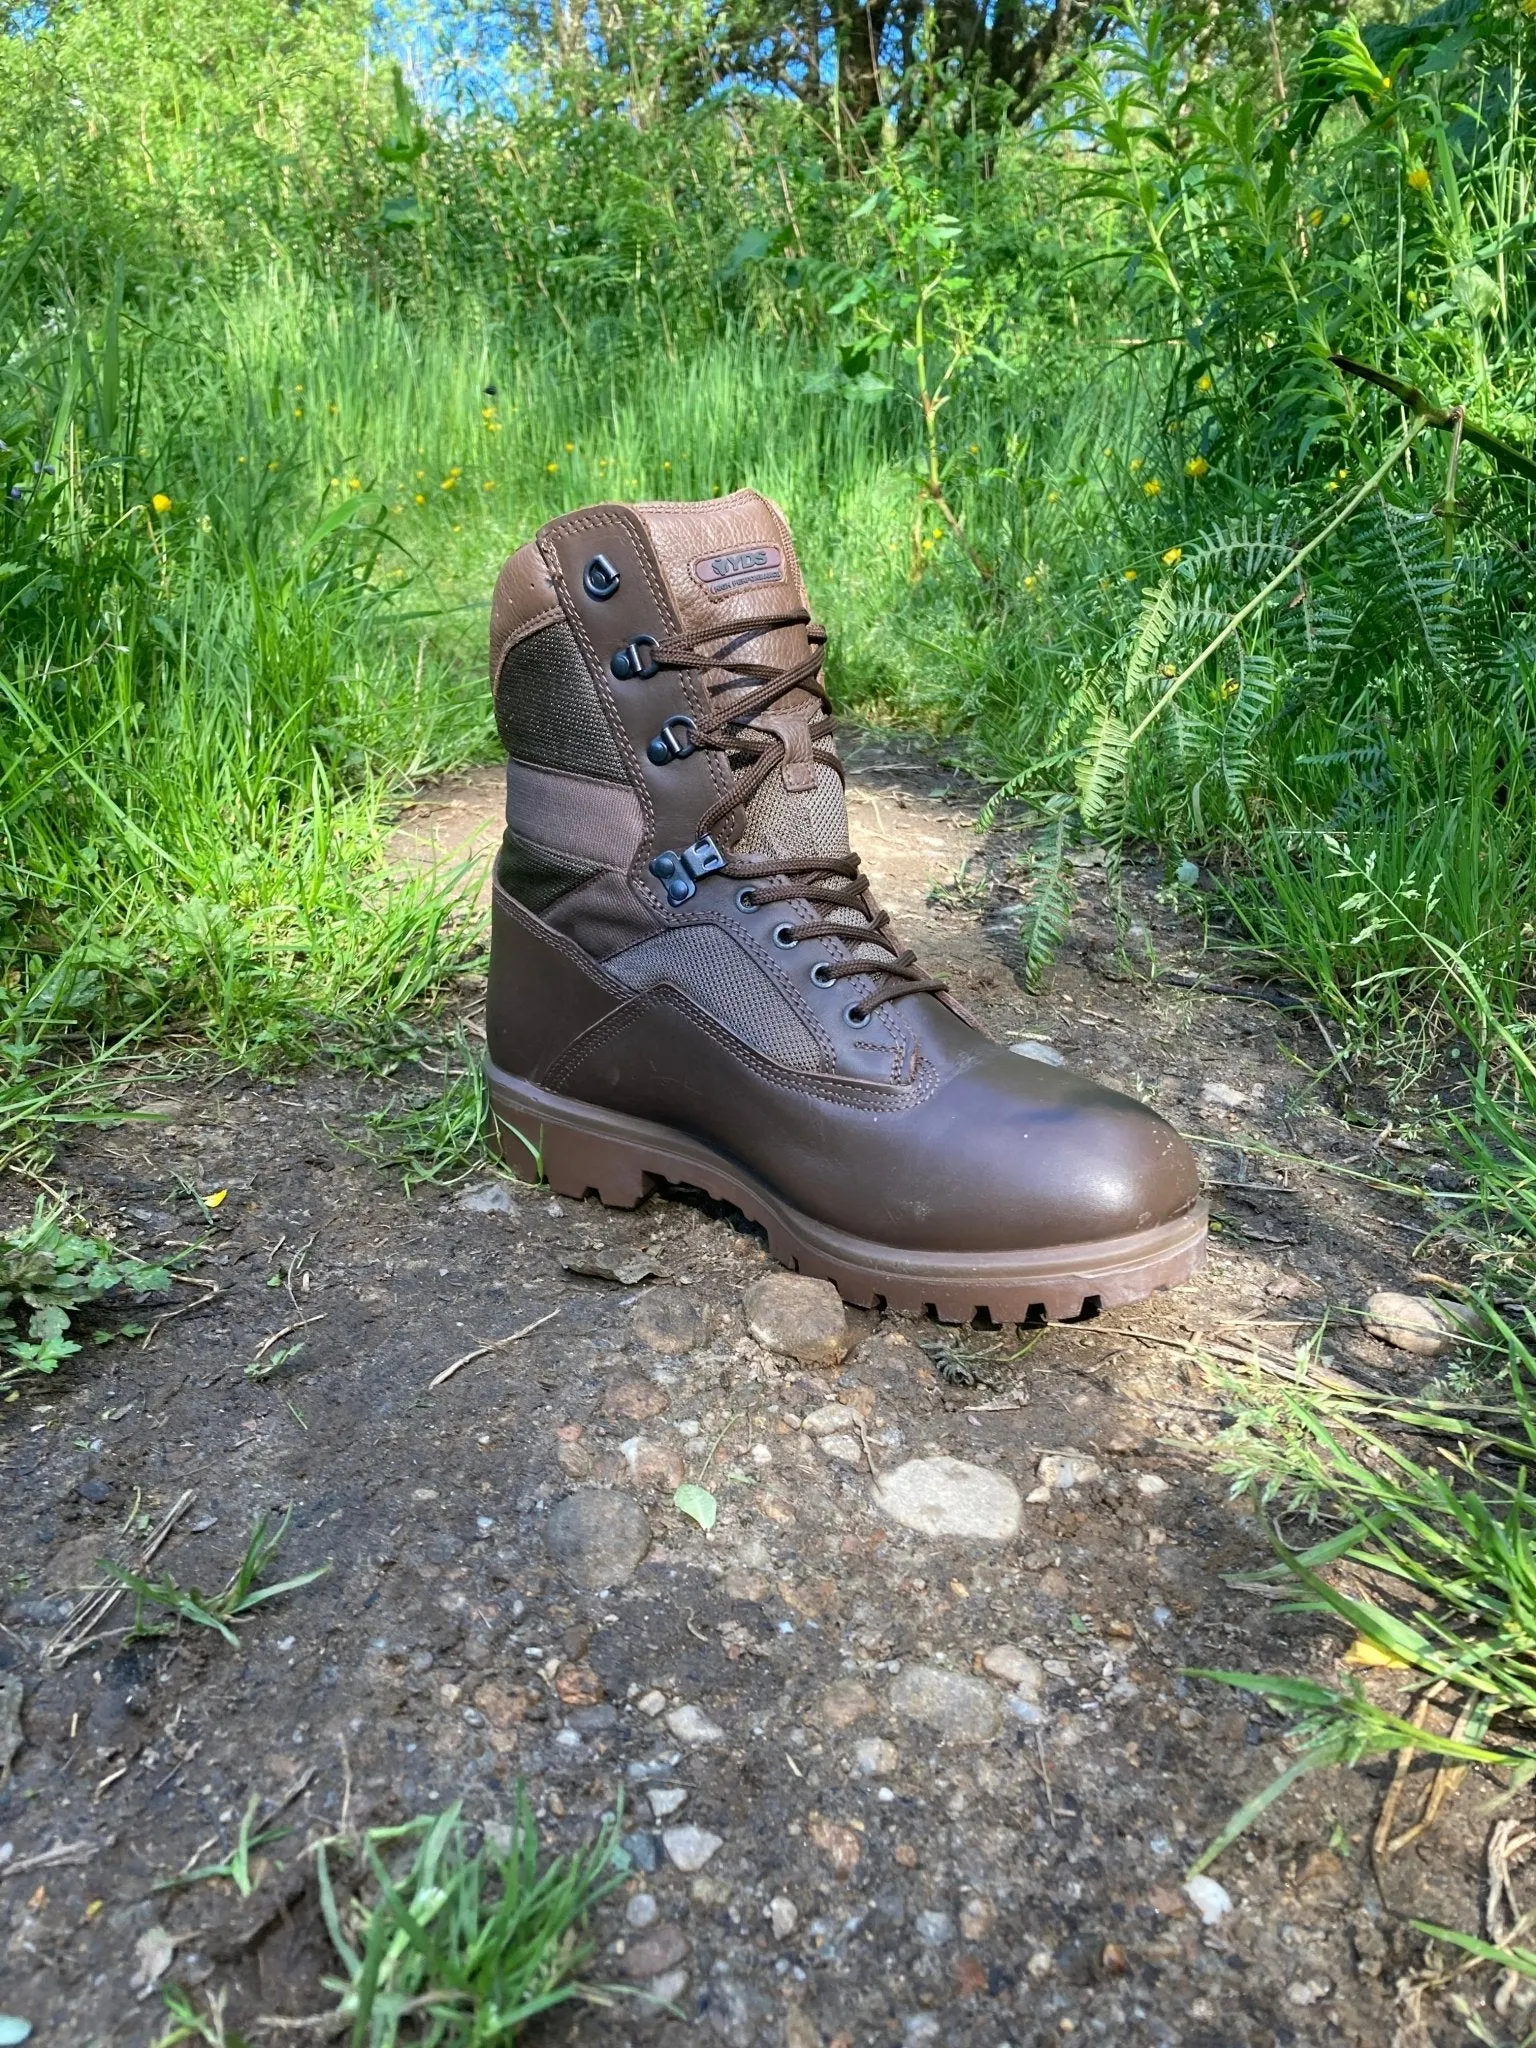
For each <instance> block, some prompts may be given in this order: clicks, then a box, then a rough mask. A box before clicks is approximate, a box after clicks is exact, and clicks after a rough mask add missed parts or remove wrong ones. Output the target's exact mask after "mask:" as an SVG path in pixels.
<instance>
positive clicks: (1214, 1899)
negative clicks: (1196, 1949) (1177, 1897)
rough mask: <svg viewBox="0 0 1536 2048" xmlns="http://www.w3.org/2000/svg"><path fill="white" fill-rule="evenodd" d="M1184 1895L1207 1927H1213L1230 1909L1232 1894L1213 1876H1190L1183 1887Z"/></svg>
mask: <svg viewBox="0 0 1536 2048" xmlns="http://www.w3.org/2000/svg"><path fill="white" fill-rule="evenodd" d="M1184 1896H1185V1897H1186V1898H1187V1899H1188V1900H1189V1903H1190V1904H1191V1905H1192V1906H1193V1907H1194V1909H1195V1911H1196V1912H1197V1913H1198V1914H1199V1915H1200V1918H1201V1920H1202V1921H1203V1922H1204V1923H1205V1925H1206V1926H1207V1927H1215V1926H1216V1925H1217V1924H1218V1922H1220V1921H1222V1920H1224V1919H1225V1918H1226V1916H1227V1915H1228V1914H1229V1913H1230V1912H1231V1910H1232V1894H1231V1893H1230V1892H1229V1891H1228V1890H1227V1888H1226V1886H1225V1885H1223V1884H1218V1883H1217V1882H1216V1880H1215V1878H1214V1877H1203V1876H1202V1877H1192V1878H1191V1879H1190V1880H1189V1882H1188V1883H1187V1884H1186V1885H1185V1887H1184Z"/></svg>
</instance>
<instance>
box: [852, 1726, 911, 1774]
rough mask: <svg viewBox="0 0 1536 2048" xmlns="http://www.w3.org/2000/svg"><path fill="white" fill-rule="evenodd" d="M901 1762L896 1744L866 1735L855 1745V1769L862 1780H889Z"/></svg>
mask: <svg viewBox="0 0 1536 2048" xmlns="http://www.w3.org/2000/svg"><path fill="white" fill-rule="evenodd" d="M899 1761H900V1758H899V1755H898V1752H897V1748H896V1745H895V1743H894V1742H887V1741H886V1739H885V1737H884V1736H883V1735H866V1736H864V1737H863V1738H862V1740H861V1741H858V1742H856V1743H855V1744H854V1745H853V1767H854V1769H855V1770H856V1771H857V1772H858V1774H859V1776H860V1777H861V1778H888V1777H890V1775H891V1773H892V1772H893V1771H894V1770H895V1768H896V1766H897V1763H898V1762H899Z"/></svg>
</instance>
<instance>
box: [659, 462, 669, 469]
mask: <svg viewBox="0 0 1536 2048" xmlns="http://www.w3.org/2000/svg"><path fill="white" fill-rule="evenodd" d="M661 466H662V468H663V469H670V468H671V467H672V465H671V463H670V462H664V463H663V464H662V465H661Z"/></svg>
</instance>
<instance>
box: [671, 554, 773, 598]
mask: <svg viewBox="0 0 1536 2048" xmlns="http://www.w3.org/2000/svg"><path fill="white" fill-rule="evenodd" d="M692 568H693V580H694V581H695V583H700V584H702V585H703V587H704V589H705V590H707V591H708V593H709V595H710V596H711V597H730V596H731V595H733V593H734V592H736V591H738V590H752V589H755V588H756V586H757V585H758V584H760V583H782V582H783V581H784V554H783V550H782V549H780V548H767V547H763V548H732V549H731V550H730V551H729V552H728V553H725V554H719V555H701V556H700V557H699V559H698V561H696V562H695V563H693V564H692Z"/></svg>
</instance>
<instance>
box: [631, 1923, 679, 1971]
mask: <svg viewBox="0 0 1536 2048" xmlns="http://www.w3.org/2000/svg"><path fill="white" fill-rule="evenodd" d="M687 1953H688V1941H687V1937H686V1936H685V1935H684V1933H683V1930H682V1929H681V1927H675V1926H674V1925H673V1924H672V1922H671V1921H670V1920H663V1921H661V1922H660V1923H659V1924H658V1925H657V1926H655V1927H653V1928H652V1929H651V1931H650V1932H649V1933H648V1934H644V1935H642V1936H641V1937H640V1939H639V1940H638V1941H632V1942H631V1943H630V1944H629V1947H628V1948H627V1949H626V1950H625V1951H624V1974H625V1976H626V1977H627V1978H628V1979H629V1981H630V1983H631V1984H644V1983H647V1982H649V1980H650V1979H651V1978H653V1977H663V1976H665V1975H666V1973H667V1971H668V1970H675V1969H676V1968H677V1966H678V1964H679V1963H680V1962H681V1961H682V1960H683V1958H684V1956H686V1955H687Z"/></svg>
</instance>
